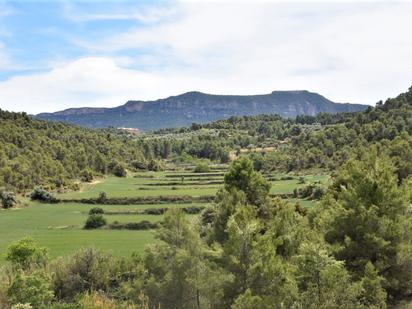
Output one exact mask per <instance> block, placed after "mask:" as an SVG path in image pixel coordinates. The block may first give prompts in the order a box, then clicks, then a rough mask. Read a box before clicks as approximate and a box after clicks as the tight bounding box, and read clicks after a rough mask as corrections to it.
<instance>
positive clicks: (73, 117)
mask: <svg viewBox="0 0 412 309" xmlns="http://www.w3.org/2000/svg"><path fill="white" fill-rule="evenodd" d="M366 108H367V105H362V104H349V103H336V102H333V101H331V100H328V99H327V98H325V97H324V96H322V95H320V94H318V93H314V92H310V91H307V90H290V91H288V90H282V91H272V92H271V93H269V94H258V95H219V94H208V93H203V92H200V91H190V92H186V93H183V94H180V95H175V96H170V97H167V98H162V99H157V100H152V101H143V100H129V101H127V102H126V103H125V104H123V105H120V106H117V107H112V108H110V107H80V108H69V109H65V110H62V111H58V112H55V113H41V114H38V115H36V116H35V117H36V118H39V119H44V120H52V121H63V122H69V123H74V124H78V125H82V126H86V127H92V128H103V127H109V126H113V127H133V128H139V129H141V130H153V129H160V128H165V127H181V126H187V125H190V124H191V123H193V122H197V123H205V122H209V121H214V120H219V119H224V118H228V117H231V116H250V115H258V114H279V115H281V116H282V117H295V116H297V115H312V116H314V115H316V114H319V113H322V112H327V113H337V112H356V111H361V110H364V109H366Z"/></svg>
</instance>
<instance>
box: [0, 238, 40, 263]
mask: <svg viewBox="0 0 412 309" xmlns="http://www.w3.org/2000/svg"><path fill="white" fill-rule="evenodd" d="M6 260H7V261H9V262H10V263H11V264H12V265H13V266H14V267H16V268H21V269H29V268H30V267H32V266H42V265H45V263H46V261H47V250H46V248H43V247H39V246H38V245H37V244H36V243H35V242H34V240H33V239H32V238H30V237H26V238H23V239H21V240H19V241H16V242H13V243H12V244H10V245H9V247H8V249H7V253H6Z"/></svg>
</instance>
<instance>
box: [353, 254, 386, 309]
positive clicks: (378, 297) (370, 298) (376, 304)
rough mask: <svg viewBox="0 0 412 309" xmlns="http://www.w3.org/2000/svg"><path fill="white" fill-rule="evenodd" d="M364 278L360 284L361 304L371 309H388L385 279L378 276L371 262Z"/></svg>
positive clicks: (367, 265)
mask: <svg viewBox="0 0 412 309" xmlns="http://www.w3.org/2000/svg"><path fill="white" fill-rule="evenodd" d="M364 273H365V274H364V276H363V278H362V280H361V282H360V285H361V288H362V290H361V295H360V297H359V298H360V302H361V303H362V304H363V305H365V306H367V308H371V309H385V308H386V291H385V290H384V289H383V287H382V281H383V277H381V276H379V275H378V272H377V271H376V269H375V267H374V266H373V264H372V263H371V262H368V263H367V264H366V266H365V271H364Z"/></svg>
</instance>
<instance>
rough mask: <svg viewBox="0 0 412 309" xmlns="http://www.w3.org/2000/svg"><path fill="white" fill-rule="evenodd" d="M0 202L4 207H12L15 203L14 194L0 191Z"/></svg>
mask: <svg viewBox="0 0 412 309" xmlns="http://www.w3.org/2000/svg"><path fill="white" fill-rule="evenodd" d="M0 203H1V206H2V207H3V208H4V209H8V208H12V207H13V206H14V205H16V204H17V200H16V196H15V195H14V193H13V192H5V191H0Z"/></svg>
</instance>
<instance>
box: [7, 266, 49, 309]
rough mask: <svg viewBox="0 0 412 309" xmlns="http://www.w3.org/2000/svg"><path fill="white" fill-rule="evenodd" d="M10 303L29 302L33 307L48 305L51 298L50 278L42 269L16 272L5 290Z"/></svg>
mask: <svg viewBox="0 0 412 309" xmlns="http://www.w3.org/2000/svg"><path fill="white" fill-rule="evenodd" d="M7 295H8V297H9V299H10V302H11V303H12V304H19V303H20V304H30V305H31V306H32V307H33V308H40V307H42V306H46V305H49V304H50V303H51V301H52V300H53V291H52V290H51V278H50V276H49V274H47V273H46V272H44V271H35V272H33V273H31V274H29V275H25V274H23V273H20V272H19V273H17V275H16V277H15V278H14V279H13V281H12V283H11V285H10V286H9V288H8V290H7Z"/></svg>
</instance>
